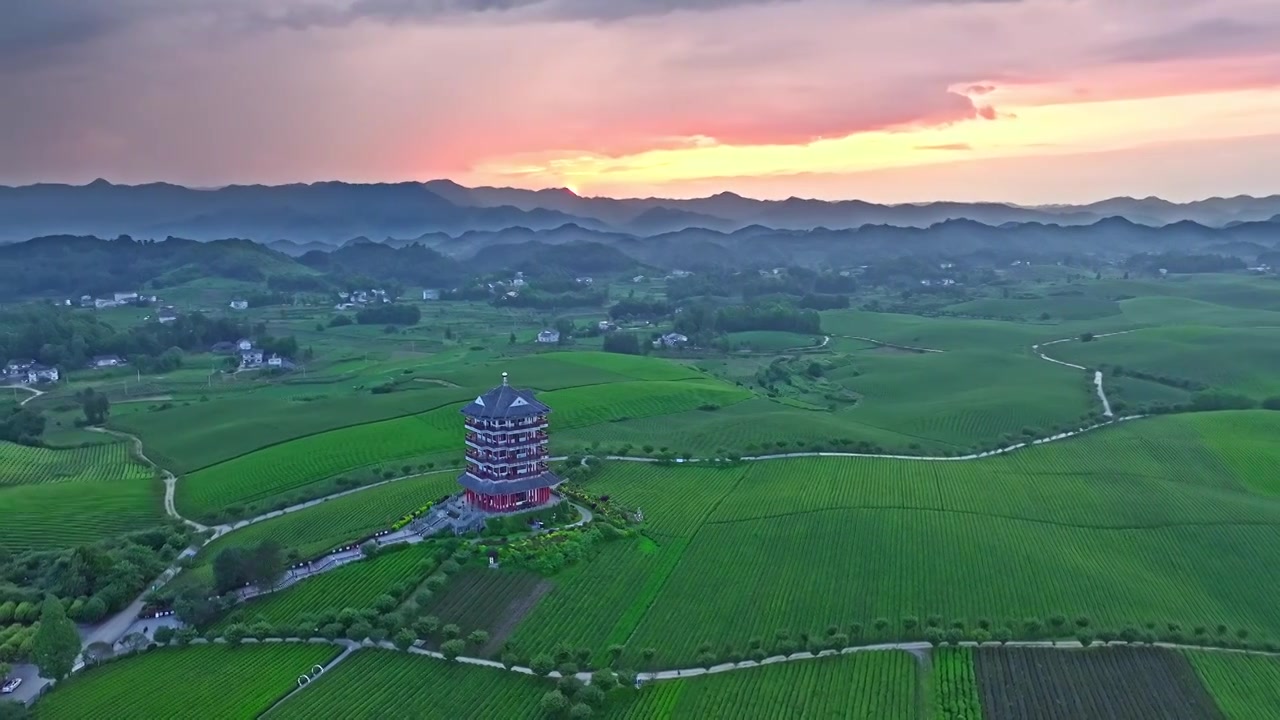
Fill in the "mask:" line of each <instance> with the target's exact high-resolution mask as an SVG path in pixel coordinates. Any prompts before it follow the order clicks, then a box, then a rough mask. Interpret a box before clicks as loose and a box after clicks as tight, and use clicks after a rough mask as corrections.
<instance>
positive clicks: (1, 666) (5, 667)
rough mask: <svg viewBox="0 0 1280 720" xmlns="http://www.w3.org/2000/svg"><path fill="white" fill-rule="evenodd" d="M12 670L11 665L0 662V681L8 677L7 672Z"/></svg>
mask: <svg viewBox="0 0 1280 720" xmlns="http://www.w3.org/2000/svg"><path fill="white" fill-rule="evenodd" d="M11 672H13V666H12V665H10V664H9V663H7V662H0V683H2V682H4V681H5V680H7V679H8V678H9V673H11Z"/></svg>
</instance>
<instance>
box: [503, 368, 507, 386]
mask: <svg viewBox="0 0 1280 720" xmlns="http://www.w3.org/2000/svg"><path fill="white" fill-rule="evenodd" d="M506 385H507V373H506V371H503V373H502V386H503V387H506Z"/></svg>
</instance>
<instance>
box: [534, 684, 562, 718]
mask: <svg viewBox="0 0 1280 720" xmlns="http://www.w3.org/2000/svg"><path fill="white" fill-rule="evenodd" d="M538 707H539V708H541V709H542V712H543V714H545V715H546V716H547V717H553V718H554V717H560V715H561V714H562V713H563V712H564V711H565V710H568V709H569V698H566V697H565V696H564V693H562V692H560V691H559V690H549V691H547V692H545V693H543V695H542V700H541V701H540V702H539V703H538Z"/></svg>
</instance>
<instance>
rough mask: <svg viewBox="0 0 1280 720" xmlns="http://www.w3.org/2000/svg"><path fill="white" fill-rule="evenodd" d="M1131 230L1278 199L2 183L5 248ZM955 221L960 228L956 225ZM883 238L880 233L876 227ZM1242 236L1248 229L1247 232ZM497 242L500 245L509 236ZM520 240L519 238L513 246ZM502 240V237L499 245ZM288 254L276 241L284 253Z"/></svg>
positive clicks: (1255, 214) (1232, 216)
mask: <svg viewBox="0 0 1280 720" xmlns="http://www.w3.org/2000/svg"><path fill="white" fill-rule="evenodd" d="M1117 217H1119V218H1124V219H1125V220H1127V221H1128V222H1129V223H1131V224H1133V225H1141V226H1149V227H1153V228H1155V227H1166V226H1171V225H1176V224H1179V223H1191V224H1194V225H1198V226H1201V227H1204V228H1208V229H1219V230H1222V229H1230V228H1232V227H1233V226H1236V225H1240V224H1251V223H1259V222H1271V221H1274V219H1275V218H1277V217H1280V196H1275V195H1273V196H1268V197H1261V198H1255V197H1248V196H1241V197H1233V198H1211V199H1207V200H1200V201H1196V202H1191V203H1181V204H1180V203H1173V202H1169V201H1167V200H1162V199H1160V198H1142V199H1134V198H1113V199H1110V200H1104V201H1101V202H1097V203H1091V204H1088V205H1054V206H1038V207H1023V206H1017V205H1010V204H1002V203H961V202H930V203H919V204H904V205H881V204H876V203H870V202H864V201H861V200H841V201H824V200H809V199H802V198H789V199H787V200H754V199H750V198H745V197H742V196H740V195H735V194H733V193H729V192H722V193H719V194H717V195H712V196H710V197H705V198H696V199H689V200H676V199H664V198H633V199H614V198H599V197H579V196H578V195H575V194H574V193H572V192H570V191H569V190H566V189H552V190H536V191H534V190H520V189H514V188H493V187H477V188H467V187H463V186H462V185H459V184H457V183H454V182H452V181H449V180H433V181H428V182H404V183H393V184H351V183H343V182H319V183H311V184H294V185H278V186H266V185H232V186H227V187H222V188H216V189H193V188H187V187H183V186H180V185H172V184H167V183H152V184H147V185H117V184H112V183H110V182H107V181H105V180H96V181H94V182H92V183H89V184H87V185H59V184H37V185H26V186H20V187H8V186H0V242H17V241H22V240H26V239H29V238H33V237H39V236H47V235H96V236H99V237H110V236H117V235H129V236H132V237H134V238H139V239H162V238H165V237H170V236H176V237H184V238H190V239H194V240H202V241H203V240H214V239H220V238H229V237H239V238H249V239H252V240H254V241H256V242H260V243H264V244H269V243H275V242H278V241H283V243H287V245H286V247H289V246H296V247H293V252H291V254H301V252H306V251H307V250H312V249H322V248H325V247H332V246H337V245H342V244H343V243H346V242H348V241H351V240H352V239H361V238H375V239H377V240H376V241H377V242H387V243H390V244H393V245H402V244H405V243H409V242H415V241H416V242H421V243H422V244H424V245H429V246H449V245H451V244H456V243H458V242H461V241H463V239H464V238H471V239H478V238H485V239H486V241H487V239H488V238H489V236H488V235H486V234H493V233H497V234H504V233H505V234H508V235H510V236H511V237H527V236H529V234H530V233H533V234H536V233H548V232H551V233H556V234H557V235H558V236H562V235H565V234H566V233H568V234H574V233H576V234H584V233H585V234H590V235H591V236H593V239H595V238H594V236H595V235H603V236H610V237H616V238H622V237H626V238H632V239H640V238H664V237H665V236H668V235H670V234H672V233H679V232H688V231H691V229H694V230H697V231H698V232H697V233H695V236H696V237H702V235H703V233H710V234H709V235H707V236H706V237H708V238H712V239H713V240H714V239H718V238H720V237H721V236H734V235H739V234H740V233H746V234H747V235H748V236H758V235H760V234H761V233H766V234H767V233H770V232H781V233H785V232H818V233H822V232H828V231H830V232H842V231H850V230H854V229H859V228H866V227H894V228H901V229H912V228H917V229H922V228H930V227H933V226H936V225H938V224H942V223H947V222H957V221H969V222H972V223H974V224H981V225H982V226H987V227H990V228H998V227H1004V226H1008V225H1019V226H1029V225H1041V226H1064V227H1066V226H1092V225H1095V224H1097V223H1099V222H1102V221H1106V220H1108V219H1109V218H1117ZM959 227H963V226H959ZM883 232H888V231H883ZM1246 234H1247V233H1246ZM503 242H506V240H505V239H504V240H503ZM516 242H518V241H516ZM498 244H502V243H498ZM282 249H283V248H282Z"/></svg>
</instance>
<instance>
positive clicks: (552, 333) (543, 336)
mask: <svg viewBox="0 0 1280 720" xmlns="http://www.w3.org/2000/svg"><path fill="white" fill-rule="evenodd" d="M538 342H540V343H558V342H560V331H558V330H543V331H542V332H540V333H538Z"/></svg>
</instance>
